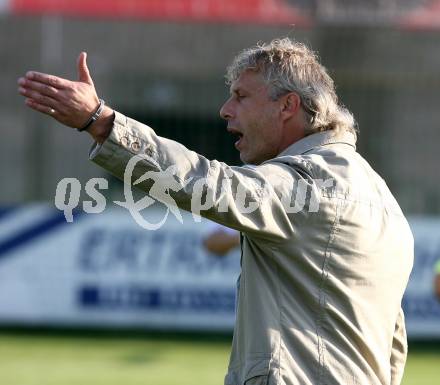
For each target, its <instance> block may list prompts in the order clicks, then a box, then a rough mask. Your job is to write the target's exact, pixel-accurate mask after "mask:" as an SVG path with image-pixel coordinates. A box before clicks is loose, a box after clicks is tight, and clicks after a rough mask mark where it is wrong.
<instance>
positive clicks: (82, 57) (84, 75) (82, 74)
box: [77, 52, 93, 85]
mask: <svg viewBox="0 0 440 385" xmlns="http://www.w3.org/2000/svg"><path fill="white" fill-rule="evenodd" d="M77 68H78V79H79V81H80V82H84V83H87V84H90V85H93V80H92V77H91V76H90V71H89V68H88V67H87V53H86V52H81V53H80V54H79V56H78V61H77Z"/></svg>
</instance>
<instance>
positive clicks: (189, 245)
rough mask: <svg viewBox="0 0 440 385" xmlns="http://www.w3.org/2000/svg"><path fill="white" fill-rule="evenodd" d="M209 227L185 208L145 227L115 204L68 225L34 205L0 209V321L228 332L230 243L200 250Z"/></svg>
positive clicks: (233, 264) (235, 263) (234, 261)
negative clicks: (180, 218) (226, 250)
mask: <svg viewBox="0 0 440 385" xmlns="http://www.w3.org/2000/svg"><path fill="white" fill-rule="evenodd" d="M183 214H185V213H183ZM148 215H149V218H148V220H149V221H151V222H154V221H157V222H158V221H160V219H161V215H162V213H161V212H159V211H150V212H149V214H148ZM208 228H209V226H207V222H206V221H202V222H201V223H195V222H194V220H193V218H192V216H190V215H189V214H186V215H184V226H182V224H181V223H179V222H177V220H175V219H174V218H172V217H171V216H170V217H169V218H168V220H167V222H166V224H165V225H164V226H163V227H161V228H160V229H158V230H155V231H147V230H145V229H143V228H141V227H140V226H138V225H137V224H136V223H135V222H134V221H133V219H132V217H131V216H130V215H129V213H128V212H127V211H125V210H123V209H117V208H114V209H107V210H106V211H105V212H104V213H101V214H99V215H92V214H87V215H86V214H80V215H78V214H77V215H74V221H73V223H66V221H65V219H64V215H63V213H62V212H60V211H57V210H54V209H52V208H50V207H46V206H41V205H38V206H29V207H21V208H19V209H15V210H11V211H9V212H3V213H2V212H0V234H1V235H0V322H3V323H5V322H6V323H16V322H19V323H33V324H35V323H37V324H56V325H93V326H98V325H99V326H124V325H125V326H136V327H145V328H160V329H170V328H172V329H187V330H188V329H195V330H217V331H221V330H232V328H233V324H234V306H235V282H236V279H237V277H238V274H239V265H240V255H239V250H235V251H234V252H231V253H230V255H227V256H224V257H218V256H215V255H213V254H210V253H208V252H206V251H205V250H204V248H203V246H202V239H203V236H204V234H206V232H207V229H208Z"/></svg>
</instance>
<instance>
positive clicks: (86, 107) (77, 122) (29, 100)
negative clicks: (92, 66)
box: [18, 52, 114, 143]
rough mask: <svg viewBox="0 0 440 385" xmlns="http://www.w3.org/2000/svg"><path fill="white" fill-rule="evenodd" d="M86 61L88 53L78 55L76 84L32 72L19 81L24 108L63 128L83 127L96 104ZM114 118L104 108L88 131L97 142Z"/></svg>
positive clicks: (94, 109)
mask: <svg viewBox="0 0 440 385" xmlns="http://www.w3.org/2000/svg"><path fill="white" fill-rule="evenodd" d="M86 59H87V54H86V53H85V52H81V53H80V54H79V56H78V61H77V67H78V81H71V80H67V79H63V78H60V77H57V76H53V75H48V74H44V73H41V72H35V71H29V72H27V73H26V75H25V77H21V78H19V79H18V84H19V88H18V92H19V93H20V94H21V95H23V96H25V97H26V99H25V103H26V105H27V106H28V107H30V108H32V109H34V110H35V111H39V112H42V113H43V114H46V115H49V116H52V117H53V118H55V119H56V120H58V121H59V122H60V123H62V124H64V125H66V126H69V127H74V128H81V127H84V125H85V124H86V122H87V121H88V120H89V118H90V117H91V116H92V114H94V113H95V111H96V110H97V108H98V105H99V98H98V95H97V94H96V90H95V85H94V84H93V80H92V78H91V76H90V71H89V69H88V68H87V62H86ZM113 116H114V115H113V110H111V109H110V108H109V107H107V106H105V107H104V110H103V112H102V113H101V116H100V118H99V119H98V120H97V121H96V122H94V123H93V124H92V125H91V126H90V127H89V128H88V129H87V131H88V132H89V134H90V135H92V137H93V138H94V139H95V140H96V141H97V142H99V143H102V142H103V141H104V140H105V138H107V136H108V135H109V133H110V131H111V127H112V123H113Z"/></svg>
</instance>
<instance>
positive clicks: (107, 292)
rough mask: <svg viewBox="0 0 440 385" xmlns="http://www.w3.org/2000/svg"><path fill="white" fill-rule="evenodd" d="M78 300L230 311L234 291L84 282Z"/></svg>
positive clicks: (165, 308)
mask: <svg viewBox="0 0 440 385" xmlns="http://www.w3.org/2000/svg"><path fill="white" fill-rule="evenodd" d="M78 302H79V305H80V306H81V307H85V308H101V309H121V310H129V309H132V310H150V311H154V310H156V311H195V312H209V313H212V312H215V313H227V314H233V313H234V305H235V292H234V290H231V289H215V290H214V289H208V290H207V289H197V288H181V287H180V288H173V289H161V288H145V287H139V286H84V287H82V288H80V289H79V291H78Z"/></svg>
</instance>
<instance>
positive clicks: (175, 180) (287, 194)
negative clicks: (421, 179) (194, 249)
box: [55, 154, 334, 230]
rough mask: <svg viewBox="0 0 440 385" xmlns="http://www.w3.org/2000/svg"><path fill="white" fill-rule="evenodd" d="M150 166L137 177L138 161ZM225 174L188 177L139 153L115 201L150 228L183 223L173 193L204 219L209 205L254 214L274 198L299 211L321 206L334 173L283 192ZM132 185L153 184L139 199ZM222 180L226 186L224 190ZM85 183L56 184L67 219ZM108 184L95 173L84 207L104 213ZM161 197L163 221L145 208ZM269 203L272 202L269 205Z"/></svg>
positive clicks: (74, 180) (66, 180)
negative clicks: (154, 219)
mask: <svg viewBox="0 0 440 385" xmlns="http://www.w3.org/2000/svg"><path fill="white" fill-rule="evenodd" d="M139 163H142V165H141V167H143V168H144V169H147V171H146V172H145V173H143V174H142V175H141V176H140V177H138V178H137V179H136V180H134V181H133V175H134V174H135V169H136V166H137V165H138V164H139ZM224 174H225V176H224V178H223V179H222V180H221V181H218V180H215V181H214V180H212V179H210V177H202V178H195V177H189V178H187V179H185V180H183V179H182V178H181V176H180V175H179V169H178V166H177V165H171V166H169V167H167V168H166V169H165V170H163V169H162V168H161V166H160V165H159V164H158V163H157V161H156V160H155V159H153V158H152V157H150V156H148V155H145V154H143V155H135V156H133V157H132V158H131V159H130V160H129V162H128V163H127V165H126V167H125V170H124V198H125V200H124V201H113V203H115V204H117V205H119V206H121V207H123V208H125V209H127V210H128V212H129V213H130V215H131V216H132V218H133V219H134V220H135V221H136V223H137V224H138V225H139V226H141V227H142V228H144V229H146V230H157V229H159V228H160V227H162V226H163V225H164V223H165V222H166V220H167V218H168V216H169V214H170V213H171V214H172V215H174V217H175V218H176V219H177V220H178V221H179V222H180V223H183V218H182V214H181V212H180V209H179V207H178V203H177V202H176V200H175V199H174V198H173V195H174V196H180V197H183V198H182V199H183V200H184V201H185V202H186V207H187V206H188V205H187V203H188V202H190V210H191V213H192V215H193V219H194V221H196V222H200V220H201V218H200V217H201V216H203V212H204V211H208V210H212V209H214V210H216V211H217V212H219V213H227V212H228V211H229V210H233V211H234V213H237V214H235V215H251V214H252V213H253V212H255V211H257V210H260V209H264V208H265V207H264V206H265V205H269V206H270V204H271V202H273V201H274V200H276V201H277V202H278V204H281V205H282V208H283V209H284V210H285V212H286V213H288V214H291V213H298V212H300V211H302V210H307V211H308V212H317V211H318V210H319V203H320V197H321V194H320V191H321V190H322V189H331V188H333V187H334V179H333V178H329V179H313V183H311V180H306V179H299V180H294V181H293V183H292V186H291V188H289V189H284V192H283V193H280V192H277V191H275V190H274V189H273V187H272V186H271V185H270V184H269V183H265V182H264V181H262V180H261V179H257V178H253V177H249V176H246V177H239V175H238V174H239V171H236V170H235V171H232V169H225V172H224ZM142 183H143V185H141V184H142ZM132 186H142V189H143V190H144V188H145V186H148V193H147V195H145V196H144V197H142V198H141V199H140V200H138V201H135V200H134V196H133V190H132ZM217 186H221V187H220V190H219V189H218V187H217ZM81 188H82V186H81V183H80V181H79V180H78V179H77V178H64V179H62V180H61V181H60V182H59V183H58V185H57V188H56V193H55V206H56V207H57V208H58V209H59V210H61V211H63V212H64V217H65V218H66V221H67V222H73V210H74V209H75V208H77V207H78V205H79V200H80V194H81ZM106 189H108V181H107V180H106V179H105V178H92V179H90V180H89V181H88V182H87V183H86V185H85V192H86V194H87V195H88V196H89V197H90V198H91V199H93V201H90V200H87V201H83V203H82V208H83V210H84V211H85V212H86V213H89V214H98V213H102V212H103V211H104V210H105V208H106V206H107V201H106V198H105V196H104V195H103V194H102V193H101V192H100V191H99V190H106ZM157 202H159V203H160V204H162V205H163V206H165V208H166V210H165V213H164V215H163V217H162V218H161V220H159V221H158V222H155V223H152V222H150V221H148V220H147V219H146V217H145V216H143V215H142V214H141V212H142V211H143V210H145V209H147V208H148V207H150V206H151V205H153V204H155V203H157ZM267 208H268V209H270V207H267Z"/></svg>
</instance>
